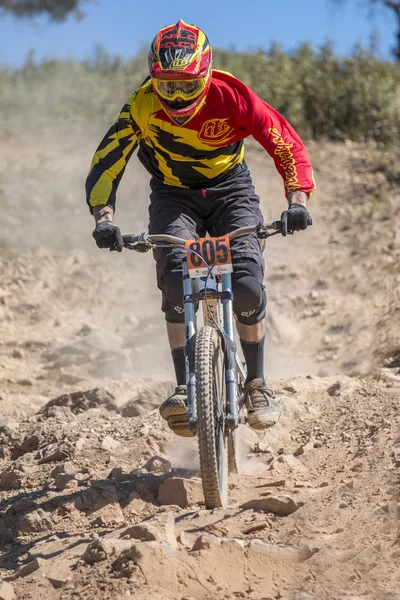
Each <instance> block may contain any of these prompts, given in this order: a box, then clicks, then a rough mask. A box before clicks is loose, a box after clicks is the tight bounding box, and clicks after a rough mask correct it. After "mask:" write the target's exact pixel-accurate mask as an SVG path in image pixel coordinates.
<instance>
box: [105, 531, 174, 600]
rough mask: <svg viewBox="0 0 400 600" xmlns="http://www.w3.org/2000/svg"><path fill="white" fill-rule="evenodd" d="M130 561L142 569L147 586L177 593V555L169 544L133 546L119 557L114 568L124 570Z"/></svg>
mask: <svg viewBox="0 0 400 600" xmlns="http://www.w3.org/2000/svg"><path fill="white" fill-rule="evenodd" d="M129 561H133V563H134V564H135V565H137V566H138V567H139V568H140V571H141V572H142V574H143V575H144V577H145V580H146V583H147V585H151V586H154V587H160V588H163V589H166V590H168V591H170V592H175V591H177V589H178V581H177V560H176V554H175V551H174V550H173V549H172V548H171V546H169V545H168V544H165V543H163V542H146V543H141V542H138V543H136V544H133V545H132V546H131V547H130V548H129V549H128V550H125V552H123V553H122V554H121V555H120V556H119V557H118V559H117V560H116V561H115V562H114V564H113V568H114V569H115V570H123V569H124V566H125V565H126V563H127V562H129Z"/></svg>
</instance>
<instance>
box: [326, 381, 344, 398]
mask: <svg viewBox="0 0 400 600" xmlns="http://www.w3.org/2000/svg"><path fill="white" fill-rule="evenodd" d="M341 388H342V384H341V383H340V381H337V382H336V383H334V384H333V385H331V386H330V387H328V389H327V392H328V394H329V395H330V396H340V393H341Z"/></svg>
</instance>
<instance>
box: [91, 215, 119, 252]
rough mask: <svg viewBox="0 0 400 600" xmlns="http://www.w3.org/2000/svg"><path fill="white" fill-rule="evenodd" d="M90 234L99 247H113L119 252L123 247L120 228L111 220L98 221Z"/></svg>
mask: <svg viewBox="0 0 400 600" xmlns="http://www.w3.org/2000/svg"><path fill="white" fill-rule="evenodd" d="M92 235H93V237H94V239H95V240H96V244H97V246H98V247H99V248H115V249H116V250H118V252H121V251H122V248H123V247H124V243H123V241H122V234H121V230H120V228H119V227H117V226H116V225H114V224H113V223H111V221H101V222H100V223H98V224H97V225H96V227H95V229H94V230H93V233H92Z"/></svg>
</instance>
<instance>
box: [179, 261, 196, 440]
mask: <svg viewBox="0 0 400 600" xmlns="http://www.w3.org/2000/svg"><path fill="white" fill-rule="evenodd" d="M182 271H183V304H184V307H185V335H186V346H185V360H186V390H187V399H188V422H189V429H190V430H191V431H192V432H193V433H194V434H196V429H197V405H196V380H195V374H194V342H195V339H196V337H195V334H196V313H195V298H194V289H193V281H192V279H190V277H189V271H188V266H187V262H186V259H184V260H183V261H182Z"/></svg>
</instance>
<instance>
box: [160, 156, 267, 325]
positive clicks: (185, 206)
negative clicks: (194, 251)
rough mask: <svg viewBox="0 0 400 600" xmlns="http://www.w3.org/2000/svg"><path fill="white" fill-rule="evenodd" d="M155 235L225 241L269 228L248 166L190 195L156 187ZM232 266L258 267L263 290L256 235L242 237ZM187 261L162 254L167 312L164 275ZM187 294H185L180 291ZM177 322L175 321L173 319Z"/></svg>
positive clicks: (169, 251) (175, 251) (177, 251)
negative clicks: (252, 228) (241, 231)
mask: <svg viewBox="0 0 400 600" xmlns="http://www.w3.org/2000/svg"><path fill="white" fill-rule="evenodd" d="M151 188H152V191H151V194H150V201H151V202H150V207H149V215H150V222H149V233H151V234H155V233H166V234H170V235H175V236H177V237H181V238H184V239H197V238H199V237H204V236H205V235H207V234H208V235H210V236H212V237H217V236H220V235H225V234H226V233H229V232H231V231H233V230H235V229H238V228H240V227H245V226H249V225H258V224H261V223H263V216H262V213H261V210H260V200H259V197H258V196H257V194H256V192H255V189H254V186H253V183H252V180H251V176H250V172H249V170H248V168H247V167H246V165H245V164H242V165H240V166H239V167H236V169H235V170H234V172H233V173H232V174H231V175H230V176H229V177H227V178H226V179H225V180H224V181H222V182H220V183H218V184H217V185H215V186H212V187H208V188H204V189H200V190H189V189H182V188H177V187H173V186H165V185H162V184H159V183H158V182H154V181H152V182H151ZM231 252H232V262H233V267H234V270H235V264H238V265H239V264H240V265H243V264H245V263H246V262H249V263H253V264H254V267H255V269H253V272H256V273H257V279H258V280H259V283H260V285H261V286H262V289H264V287H263V284H262V282H263V276H264V259H263V256H262V251H261V245H260V241H259V239H258V238H257V235H256V234H255V233H253V234H249V235H246V236H240V237H239V238H237V239H236V240H233V241H232V243H231ZM184 255H185V251H184V249H182V248H157V249H156V250H155V251H154V258H155V260H156V262H157V284H158V287H159V288H160V289H161V290H162V291H163V305H162V309H163V311H164V312H166V313H167V312H169V310H170V309H169V307H168V306H167V302H166V300H165V293H164V271H165V269H166V267H167V265H170V264H171V262H172V263H173V264H174V265H175V266H177V265H179V262H180V260H181V258H182V257H183V256H184ZM179 293H181V290H179ZM167 320H171V319H167Z"/></svg>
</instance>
